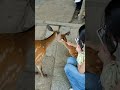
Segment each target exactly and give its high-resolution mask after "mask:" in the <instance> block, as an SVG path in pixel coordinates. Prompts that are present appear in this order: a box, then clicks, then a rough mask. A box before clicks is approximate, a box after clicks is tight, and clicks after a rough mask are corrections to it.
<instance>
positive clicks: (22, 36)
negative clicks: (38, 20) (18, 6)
mask: <svg viewBox="0 0 120 90" xmlns="http://www.w3.org/2000/svg"><path fill="white" fill-rule="evenodd" d="M34 32H35V26H33V27H32V28H30V29H29V30H27V31H25V32H19V33H3V34H0V42H1V43H0V89H1V90H16V89H15V88H16V86H15V85H16V81H17V79H18V77H19V75H20V74H21V73H22V72H23V71H24V69H25V66H26V62H27V54H28V52H29V50H30V49H31V47H32V46H34Z"/></svg>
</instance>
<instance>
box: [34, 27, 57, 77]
mask: <svg viewBox="0 0 120 90" xmlns="http://www.w3.org/2000/svg"><path fill="white" fill-rule="evenodd" d="M47 28H48V30H49V31H52V32H53V34H52V35H51V36H49V37H48V38H46V39H44V40H35V65H36V67H37V69H38V70H39V73H40V74H41V76H42V77H44V76H47V74H44V73H43V70H42V62H43V58H44V56H45V54H46V49H47V48H48V46H50V44H51V43H52V42H53V41H54V39H55V38H56V36H57V34H58V33H59V32H58V31H53V29H52V28H51V27H50V26H49V25H47Z"/></svg>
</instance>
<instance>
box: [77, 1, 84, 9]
mask: <svg viewBox="0 0 120 90" xmlns="http://www.w3.org/2000/svg"><path fill="white" fill-rule="evenodd" d="M82 2H83V0H81V1H80V2H77V3H76V10H78V11H80V9H81V6H82Z"/></svg>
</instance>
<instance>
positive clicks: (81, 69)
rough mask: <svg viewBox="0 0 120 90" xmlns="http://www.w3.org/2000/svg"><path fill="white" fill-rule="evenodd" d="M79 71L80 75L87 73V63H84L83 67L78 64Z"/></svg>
mask: <svg viewBox="0 0 120 90" xmlns="http://www.w3.org/2000/svg"><path fill="white" fill-rule="evenodd" d="M78 71H79V72H80V73H82V74H83V73H85V62H83V63H82V64H81V65H79V64H78Z"/></svg>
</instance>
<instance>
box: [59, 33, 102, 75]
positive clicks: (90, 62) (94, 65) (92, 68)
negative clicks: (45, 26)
mask: <svg viewBox="0 0 120 90" xmlns="http://www.w3.org/2000/svg"><path fill="white" fill-rule="evenodd" d="M69 34H70V32H67V33H65V34H59V35H58V41H60V40H61V39H63V41H62V44H63V45H64V46H65V47H66V48H67V49H68V51H69V53H70V55H71V56H73V57H75V58H77V56H78V52H77V51H76V47H75V46H72V45H68V44H67V42H68V41H67V38H66V35H69ZM85 49H86V51H85V53H86V55H85V57H86V60H85V63H86V71H88V72H91V73H96V74H100V73H101V72H102V67H103V63H102V62H101V60H100V58H99V57H98V55H97V54H98V52H97V51H95V50H94V49H92V48H90V47H87V46H86V47H85Z"/></svg>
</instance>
